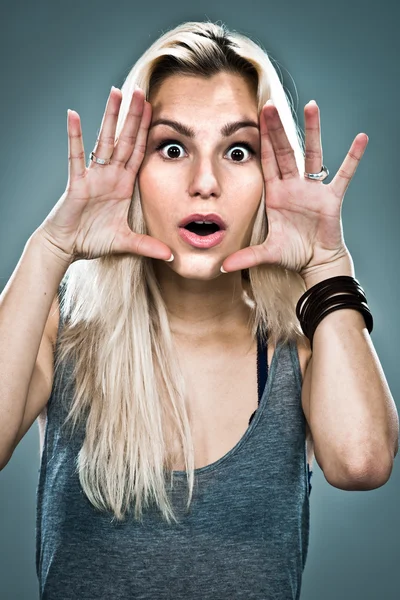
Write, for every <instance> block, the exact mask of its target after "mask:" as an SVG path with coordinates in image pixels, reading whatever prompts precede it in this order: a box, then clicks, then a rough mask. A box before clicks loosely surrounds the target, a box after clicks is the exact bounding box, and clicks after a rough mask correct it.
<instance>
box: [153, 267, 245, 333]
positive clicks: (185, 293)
mask: <svg viewBox="0 0 400 600" xmlns="http://www.w3.org/2000/svg"><path fill="white" fill-rule="evenodd" d="M157 262H158V261H157ZM154 271H155V274H156V277H157V280H158V283H159V285H160V289H161V295H162V297H163V299H164V302H165V305H166V309H167V312H168V317H169V323H170V327H171V332H172V334H173V335H175V336H178V337H181V336H186V337H190V338H191V339H192V340H193V339H197V340H198V341H204V342H213V341H220V340H221V339H223V338H225V339H226V338H227V337H229V338H232V337H236V336H243V334H244V332H248V327H249V317H250V314H251V310H252V309H251V307H250V306H249V305H248V302H246V295H245V293H244V292H245V291H246V289H248V288H247V285H246V284H247V282H245V281H243V279H242V275H241V272H240V271H237V272H234V273H227V274H224V275H221V276H220V277H217V278H215V279H212V280H208V281H203V280H196V279H187V278H184V277H181V276H180V275H178V274H177V273H175V272H174V271H173V270H172V269H171V268H170V267H169V266H168V265H164V264H161V263H159V262H158V264H155V265H154Z"/></svg>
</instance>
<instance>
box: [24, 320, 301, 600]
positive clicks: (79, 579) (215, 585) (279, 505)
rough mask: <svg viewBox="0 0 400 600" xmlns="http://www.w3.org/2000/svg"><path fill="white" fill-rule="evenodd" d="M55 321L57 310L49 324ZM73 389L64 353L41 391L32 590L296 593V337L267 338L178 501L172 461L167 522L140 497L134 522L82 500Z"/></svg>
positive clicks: (178, 597) (244, 595) (163, 598)
mask: <svg viewBox="0 0 400 600" xmlns="http://www.w3.org/2000/svg"><path fill="white" fill-rule="evenodd" d="M62 324H63V319H62V316H61V317H60V325H59V333H60V329H61V327H62ZM57 347H58V343H57ZM57 347H56V352H57ZM58 373H59V372H58ZM60 388H61V389H63V388H65V389H66V396H65V399H66V404H67V405H66V406H65V405H64V406H63V404H62V402H61V401H60V400H61V394H59V393H58V391H57V390H59V389H60ZM72 392H73V378H72V367H71V365H70V364H67V365H65V370H64V373H63V374H62V376H61V377H58V378H57V376H56V377H55V378H54V383H53V390H52V393H51V396H50V399H49V402H48V407H47V423H46V429H45V438H44V445H43V452H42V457H41V463H40V472H39V481H38V487H37V512H36V571H37V576H38V580H39V590H40V599H41V600H60V599H62V600H111V599H112V600H128V599H129V600H133V599H138V600H139V599H140V600H167V599H168V600H239V599H240V600H298V599H299V598H300V589H301V580H302V574H303V570H304V566H305V562H306V558H307V551H308V541H309V492H310V482H309V479H308V469H307V455H306V440H305V437H306V429H305V424H306V422H305V417H304V414H303V411H302V407H301V370H300V364H299V358H298V354H297V348H296V344H295V343H289V344H284V345H283V344H278V345H277V347H276V349H275V352H274V355H273V358H272V362H271V366H270V369H269V373H268V378H267V381H266V385H265V387H264V390H263V393H262V396H261V399H260V403H259V407H258V409H257V411H256V412H255V413H254V416H253V418H252V419H251V422H250V424H249V426H248V428H247V430H246V432H245V434H244V435H243V437H242V438H241V439H240V440H239V442H238V443H237V444H236V445H235V446H234V447H233V448H232V449H231V450H230V451H229V452H228V453H227V454H225V455H224V456H223V457H222V458H220V459H219V460H217V461H216V462H214V463H212V464H210V465H208V466H206V467H202V468H199V469H196V471H195V486H194V491H193V500H192V504H191V506H190V509H189V512H187V513H186V512H185V504H186V499H187V482H186V476H185V473H184V472H182V471H176V472H175V476H174V487H173V490H172V491H171V492H170V494H171V500H172V502H173V507H174V510H175V514H176V515H177V517H178V519H179V523H178V524H170V525H168V524H167V523H166V522H165V521H164V520H163V519H162V517H161V516H160V513H159V511H158V510H157V509H156V508H155V507H154V510H153V509H152V508H148V509H146V512H145V513H144V518H143V522H142V523H138V522H136V521H134V520H133V516H132V517H127V518H125V521H124V522H120V523H118V522H117V521H114V522H111V519H112V514H111V513H102V512H100V511H98V510H96V509H95V508H94V507H93V506H92V505H91V504H90V502H89V500H88V499H87V498H86V496H85V495H84V493H83V491H82V489H81V487H80V484H79V478H78V475H77V474H75V460H76V457H77V454H78V452H79V450H80V447H81V445H82V442H83V439H84V429H83V427H81V428H80V429H79V430H77V431H76V433H75V436H74V437H73V438H72V440H70V431H69V430H66V429H64V428H63V429H62V430H61V428H60V426H61V424H62V422H63V421H64V419H65V417H66V415H67V408H68V401H72Z"/></svg>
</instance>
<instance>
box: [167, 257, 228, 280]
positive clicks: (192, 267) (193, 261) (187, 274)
mask: <svg viewBox="0 0 400 600" xmlns="http://www.w3.org/2000/svg"><path fill="white" fill-rule="evenodd" d="M174 255H175V259H174V261H173V262H172V263H166V264H168V266H169V268H170V269H172V270H173V271H174V272H175V273H176V274H177V275H179V276H180V277H184V278H185V279H193V280H197V281H211V280H212V279H216V278H217V277H219V276H220V275H222V273H221V270H220V269H221V265H222V263H223V261H224V258H216V257H215V258H211V257H210V256H208V257H205V256H204V255H203V256H196V257H193V256H191V257H189V256H180V255H179V254H174Z"/></svg>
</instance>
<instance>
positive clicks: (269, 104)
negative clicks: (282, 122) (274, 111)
mask: <svg viewBox="0 0 400 600" xmlns="http://www.w3.org/2000/svg"><path fill="white" fill-rule="evenodd" d="M265 105H266V106H274V103H273V102H272V99H271V98H270V99H269V100H267V102H266V103H265Z"/></svg>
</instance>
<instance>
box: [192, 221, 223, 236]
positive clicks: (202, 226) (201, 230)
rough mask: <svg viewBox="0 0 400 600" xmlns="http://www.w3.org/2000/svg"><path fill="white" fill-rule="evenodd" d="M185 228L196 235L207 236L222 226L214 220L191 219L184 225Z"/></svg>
mask: <svg viewBox="0 0 400 600" xmlns="http://www.w3.org/2000/svg"><path fill="white" fill-rule="evenodd" d="M184 229H187V230H188V231H191V232H192V233H195V234H196V235H201V236H206V235H211V234H213V233H215V232H216V231H219V230H220V229H221V228H220V226H219V225H217V224H216V223H212V222H204V221H202V222H199V221H191V222H190V223H188V224H187V225H185V226H184Z"/></svg>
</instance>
